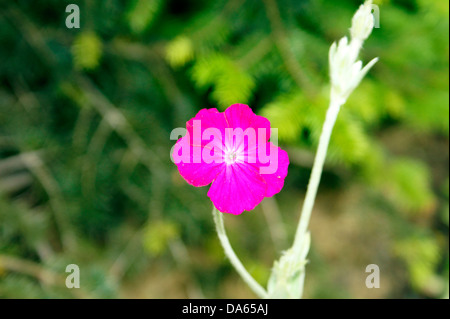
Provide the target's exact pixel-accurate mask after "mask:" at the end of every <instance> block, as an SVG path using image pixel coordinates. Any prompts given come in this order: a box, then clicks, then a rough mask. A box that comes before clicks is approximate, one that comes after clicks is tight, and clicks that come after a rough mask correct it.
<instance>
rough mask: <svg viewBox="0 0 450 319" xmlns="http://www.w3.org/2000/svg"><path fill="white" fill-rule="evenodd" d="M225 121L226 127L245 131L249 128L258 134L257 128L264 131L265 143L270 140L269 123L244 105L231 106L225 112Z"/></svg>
mask: <svg viewBox="0 0 450 319" xmlns="http://www.w3.org/2000/svg"><path fill="white" fill-rule="evenodd" d="M224 113H225V119H226V122H227V125H228V127H232V128H238V127H239V128H242V130H244V131H245V130H246V129H247V128H249V127H251V128H253V129H255V130H256V133H258V128H263V129H265V130H266V142H267V141H268V140H269V138H270V122H269V120H268V119H266V118H265V117H262V116H259V115H256V114H255V113H253V111H252V109H251V108H250V107H249V106H248V105H245V104H233V105H231V106H230V107H229V108H227V109H226V110H225V112H224Z"/></svg>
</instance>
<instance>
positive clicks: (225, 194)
mask: <svg viewBox="0 0 450 319" xmlns="http://www.w3.org/2000/svg"><path fill="white" fill-rule="evenodd" d="M266 188H267V185H266V182H265V181H264V179H263V178H262V177H261V176H260V175H259V173H258V171H257V169H255V168H254V167H252V166H250V165H247V164H245V163H242V164H241V163H239V164H234V165H227V166H225V169H224V170H223V171H222V172H221V173H219V174H218V175H217V178H216V179H215V180H214V182H213V183H212V185H211V188H210V189H209V191H208V196H209V197H210V198H211V201H212V202H213V204H214V206H215V207H216V208H217V209H218V210H219V211H221V212H223V213H230V214H234V215H239V214H241V213H242V212H243V211H244V210H247V211H249V210H252V209H253V208H255V207H256V205H258V204H259V203H260V202H261V201H262V200H263V198H264V195H265V194H266Z"/></svg>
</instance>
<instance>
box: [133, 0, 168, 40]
mask: <svg viewBox="0 0 450 319" xmlns="http://www.w3.org/2000/svg"><path fill="white" fill-rule="evenodd" d="M163 3H164V1H163V0H133V1H131V5H130V8H129V10H128V12H127V13H126V15H125V18H126V20H127V23H128V26H129V28H130V30H131V32H133V33H136V34H140V33H143V32H144V31H145V30H147V29H148V28H149V27H150V26H151V25H152V23H153V22H154V21H155V19H156V17H157V15H158V13H159V12H160V10H161V7H162V5H163Z"/></svg>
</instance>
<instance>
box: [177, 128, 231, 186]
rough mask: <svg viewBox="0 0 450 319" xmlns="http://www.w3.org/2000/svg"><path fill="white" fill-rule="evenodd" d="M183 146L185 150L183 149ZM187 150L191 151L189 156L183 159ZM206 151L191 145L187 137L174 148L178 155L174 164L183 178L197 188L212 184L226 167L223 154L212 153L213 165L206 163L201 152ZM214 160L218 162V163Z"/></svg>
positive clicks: (180, 140)
mask: <svg viewBox="0 0 450 319" xmlns="http://www.w3.org/2000/svg"><path fill="white" fill-rule="evenodd" d="M182 146H183V147H184V148H181V147H182ZM187 149H189V156H187V157H184V158H183V157H182V156H181V155H182V151H185V150H187ZM204 150H205V148H204V147H200V146H192V145H190V143H189V140H188V138H187V136H185V137H183V138H181V139H179V140H178V142H177V143H176V144H175V148H174V153H175V152H177V153H178V154H174V156H173V157H174V162H175V164H176V165H177V167H178V170H179V172H180V174H181V176H182V177H183V178H184V179H185V180H186V181H187V182H188V183H189V184H191V185H193V186H196V187H200V186H205V185H208V184H210V183H211V182H212V181H213V180H214V179H215V178H216V176H217V175H218V174H219V173H220V172H221V170H223V169H224V165H225V164H224V163H223V161H222V152H215V153H212V152H211V154H212V156H211V159H213V161H212V162H211V163H206V162H205V160H204V156H202V155H201V154H202V153H201V152H202V151H204ZM199 151H200V152H199ZM208 151H209V150H208ZM176 155H178V156H176ZM214 160H217V161H216V162H218V163H216V162H215V161H214Z"/></svg>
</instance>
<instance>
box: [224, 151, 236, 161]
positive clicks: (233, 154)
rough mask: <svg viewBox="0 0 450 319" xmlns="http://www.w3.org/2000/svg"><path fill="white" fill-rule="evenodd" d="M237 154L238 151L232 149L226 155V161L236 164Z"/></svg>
mask: <svg viewBox="0 0 450 319" xmlns="http://www.w3.org/2000/svg"><path fill="white" fill-rule="evenodd" d="M236 158H237V154H236V151H231V152H229V153H228V154H226V155H225V163H227V164H234V163H235V162H236Z"/></svg>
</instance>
